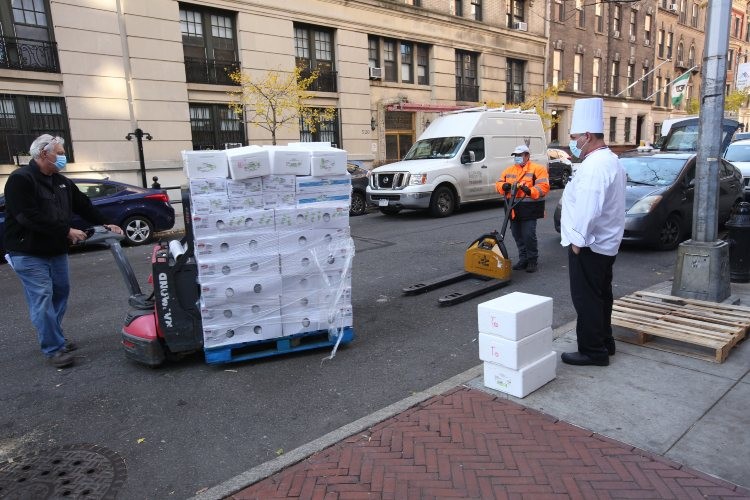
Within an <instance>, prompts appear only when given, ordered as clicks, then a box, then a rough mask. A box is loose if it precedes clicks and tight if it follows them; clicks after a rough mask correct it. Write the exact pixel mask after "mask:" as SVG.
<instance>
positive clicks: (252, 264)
mask: <svg viewBox="0 0 750 500" xmlns="http://www.w3.org/2000/svg"><path fill="white" fill-rule="evenodd" d="M183 159H184V162H185V170H186V174H187V176H188V179H189V186H190V200H191V217H192V221H193V233H194V238H195V257H196V261H197V263H198V276H199V281H200V286H201V316H202V321H203V334H204V346H205V347H206V348H208V349H210V348H212V347H219V346H227V345H233V344H239V343H245V342H253V341H259V340H269V339H274V338H279V337H284V336H291V335H301V334H307V333H311V332H317V331H319V330H329V329H331V328H336V329H341V328H343V327H346V326H352V308H351V265H352V258H353V255H354V245H353V243H352V240H351V238H350V235H349V197H350V195H351V181H350V178H349V174H348V173H347V170H346V152H345V151H343V150H340V149H335V148H331V147H330V146H326V145H324V144H310V145H307V144H306V143H299V144H295V145H291V146H273V147H259V146H248V147H243V148H236V149H230V150H225V151H185V152H183ZM321 159H325V168H324V169H323V168H320V164H321V163H322V160H321ZM316 164H317V165H318V167H316ZM311 174H312V175H311ZM314 174H318V175H314Z"/></svg>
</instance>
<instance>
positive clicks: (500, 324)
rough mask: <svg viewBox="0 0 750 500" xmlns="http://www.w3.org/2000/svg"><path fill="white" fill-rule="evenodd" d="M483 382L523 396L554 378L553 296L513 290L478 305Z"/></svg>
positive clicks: (555, 364)
mask: <svg viewBox="0 0 750 500" xmlns="http://www.w3.org/2000/svg"><path fill="white" fill-rule="evenodd" d="M477 316H478V323H479V359H481V360H482V361H484V385H485V386H486V387H489V388H491V389H495V390H496V391H500V392H505V393H507V394H510V395H512V396H516V397H519V398H523V397H525V396H527V395H528V394H530V393H532V392H534V391H535V390H537V389H538V388H540V387H541V386H543V385H544V384H546V383H547V382H549V381H550V380H552V379H554V378H555V375H556V368H557V356H556V354H555V352H554V351H553V350H552V299H551V298H549V297H541V296H539V295H530V294H527V293H520V292H513V293H510V294H508V295H504V296H502V297H498V298H496V299H492V300H490V301H487V302H484V303H482V304H479V305H478V306H477Z"/></svg>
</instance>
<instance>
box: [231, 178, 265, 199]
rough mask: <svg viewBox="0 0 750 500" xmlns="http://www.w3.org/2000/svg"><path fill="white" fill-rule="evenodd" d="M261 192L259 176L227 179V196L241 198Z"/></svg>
mask: <svg viewBox="0 0 750 500" xmlns="http://www.w3.org/2000/svg"><path fill="white" fill-rule="evenodd" d="M262 193H263V180H262V179H261V178H260V177H255V178H252V179H241V180H235V179H227V196H228V197H229V198H241V197H243V196H254V195H258V194H262Z"/></svg>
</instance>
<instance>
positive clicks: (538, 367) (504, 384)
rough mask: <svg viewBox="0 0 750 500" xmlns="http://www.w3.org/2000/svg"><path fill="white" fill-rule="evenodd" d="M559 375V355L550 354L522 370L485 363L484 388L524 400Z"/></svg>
mask: <svg viewBox="0 0 750 500" xmlns="http://www.w3.org/2000/svg"><path fill="white" fill-rule="evenodd" d="M556 373H557V353H555V352H554V351H552V352H550V353H549V354H547V355H546V356H544V357H542V358H541V359H538V360H537V361H535V362H534V363H531V364H530V365H526V366H524V367H523V368H521V369H520V370H513V369H511V368H508V367H507V366H503V365H498V364H496V363H490V362H489V361H485V362H484V386H485V387H489V388H490V389H494V390H496V391H500V392H504V393H506V394H510V395H511V396H515V397H517V398H524V397H526V396H528V395H529V394H531V393H532V392H534V391H535V390H537V389H539V388H540V387H541V386H543V385H544V384H546V383H547V382H549V381H551V380H553V379H554V378H555V376H556Z"/></svg>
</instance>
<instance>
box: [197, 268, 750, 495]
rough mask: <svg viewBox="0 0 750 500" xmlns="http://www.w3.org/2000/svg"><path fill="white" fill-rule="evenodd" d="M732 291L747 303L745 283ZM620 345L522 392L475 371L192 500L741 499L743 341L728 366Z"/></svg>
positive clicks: (749, 440)
mask: <svg viewBox="0 0 750 500" xmlns="http://www.w3.org/2000/svg"><path fill="white" fill-rule="evenodd" d="M659 288H661V289H662V290H665V289H666V290H668V289H669V283H664V284H662V285H661V286H660V287H654V289H657V290H658V289H659ZM732 293H733V295H737V296H738V297H739V298H740V299H741V304H743V305H748V304H750V284H735V283H733V284H732ZM574 326H575V325H574V324H573V323H570V324H567V325H564V326H562V327H560V328H558V329H557V330H556V331H555V337H556V339H555V341H554V346H553V347H554V349H555V350H556V351H558V352H564V351H571V350H575V331H574ZM617 349H618V351H617V354H616V355H615V356H614V357H612V358H611V363H610V366H609V367H606V368H601V367H574V366H568V365H564V364H562V363H560V362H558V367H557V378H556V379H555V380H553V381H552V382H550V383H549V384H547V385H546V386H544V387H542V388H541V389H539V390H538V391H536V392H534V393H532V394H531V395H529V396H527V397H526V398H524V399H516V398H513V397H510V396H507V395H505V394H502V393H498V392H495V391H492V390H489V389H486V388H484V387H483V385H482V379H481V367H480V366H478V367H475V368H472V369H471V370H468V371H467V372H465V373H463V374H461V375H458V376H456V377H454V378H452V379H450V380H447V381H445V382H444V383H442V384H439V385H438V386H435V387H433V388H431V389H429V390H427V391H425V392H423V393H419V394H415V395H414V396H412V397H410V398H407V399H405V400H403V401H400V402H398V403H396V404H394V405H392V406H390V407H388V408H385V409H383V410H381V411H379V412H376V413H375V414H373V415H369V416H367V417H364V418H362V419H360V420H358V421H356V422H353V423H352V424H349V425H347V426H344V427H343V428H341V429H339V430H337V431H334V432H332V433H330V434H328V435H326V436H323V437H321V438H319V439H317V440H315V441H313V442H312V443H309V444H308V445H305V446H303V447H300V448H298V449H296V450H292V451H291V452H290V453H287V454H285V455H283V456H281V457H279V458H277V459H275V460H272V461H270V462H267V463H265V464H262V465H261V466H258V467H256V468H254V469H251V470H249V471H247V472H246V473H243V474H241V475H240V476H237V477H236V478H233V479H230V480H229V481H227V482H225V483H222V484H221V485H218V486H216V487H214V488H212V489H210V490H208V491H205V492H203V493H202V494H201V495H199V496H198V497H197V498H225V497H231V498H235V499H251V498H258V499H261V498H288V497H299V498H321V499H323V498H326V499H328V498H342V499H343V498H397V499H400V498H447V497H451V498H535V499H536V498H677V499H682V498H706V497H714V498H724V497H727V498H729V497H732V498H749V499H750V490H748V489H747V488H750V437H748V435H749V434H750V429H748V424H749V423H750V405H749V404H748V401H750V370H749V368H750V343H748V342H747V341H744V342H742V343H740V344H739V345H738V346H737V347H735V348H734V349H733V350H732V352H731V354H730V355H729V357H728V359H727V360H726V361H725V362H724V363H723V364H715V363H710V362H706V361H701V360H696V359H693V358H688V357H684V356H680V355H677V354H673V353H669V352H663V351H656V350H653V349H649V348H645V347H639V346H635V345H630V344H625V343H622V342H618V344H617Z"/></svg>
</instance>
